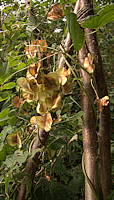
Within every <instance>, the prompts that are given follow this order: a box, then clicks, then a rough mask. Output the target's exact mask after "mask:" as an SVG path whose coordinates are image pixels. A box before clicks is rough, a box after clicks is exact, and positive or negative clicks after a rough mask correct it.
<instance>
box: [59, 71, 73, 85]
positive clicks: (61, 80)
mask: <svg viewBox="0 0 114 200" xmlns="http://www.w3.org/2000/svg"><path fill="white" fill-rule="evenodd" d="M56 72H57V74H58V76H59V83H60V84H61V85H65V84H66V82H67V76H70V74H71V70H70V69H66V68H65V67H61V68H59V69H57V71H56Z"/></svg>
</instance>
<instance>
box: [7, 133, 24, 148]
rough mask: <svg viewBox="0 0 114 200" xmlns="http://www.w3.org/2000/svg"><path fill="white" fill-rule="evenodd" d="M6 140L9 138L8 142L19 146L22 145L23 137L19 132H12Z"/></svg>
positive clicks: (13, 145)
mask: <svg viewBox="0 0 114 200" xmlns="http://www.w3.org/2000/svg"><path fill="white" fill-rule="evenodd" d="M6 140H7V143H8V144H9V145H10V146H12V147H15V146H18V147H19V148H21V147H22V143H21V139H20V137H19V135H18V134H17V133H12V134H10V135H8V136H7V138H6Z"/></svg>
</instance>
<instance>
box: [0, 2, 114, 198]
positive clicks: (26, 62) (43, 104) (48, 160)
mask: <svg viewBox="0 0 114 200" xmlns="http://www.w3.org/2000/svg"><path fill="white" fill-rule="evenodd" d="M60 2H61V5H62V6H63V7H64V5H65V4H66V2H65V1H62V0H61V1H60ZM74 2H75V1H74V0H69V1H67V4H68V5H69V8H70V12H69V11H68V12H69V13H68V12H67V11H66V13H65V14H66V17H67V23H68V28H69V31H70V33H71V37H72V40H73V44H74V49H75V50H79V49H80V48H81V47H82V46H83V43H84V34H83V31H82V29H81V26H86V27H88V26H89V27H90V26H91V20H93V19H92V18H91V19H86V21H84V22H83V23H82V24H81V25H80V24H79V23H78V21H77V17H76V15H75V14H73V13H72V3H74ZM56 3H58V1H56ZM51 6H52V1H48V0H47V1H44V2H43V1H42V2H40V1H31V2H30V8H31V13H30V9H29V7H27V6H26V5H25V4H21V3H20V2H16V1H12V2H11V1H2V7H1V8H2V11H1V23H0V40H1V43H2V47H1V49H0V56H1V60H0V108H1V112H0V129H1V133H0V171H1V172H0V194H1V195H0V198H3V199H6V200H8V199H10V200H11V199H16V195H17V187H18V186H19V184H20V181H21V180H22V179H23V177H24V175H25V174H24V173H23V170H24V168H25V165H26V162H27V160H28V158H32V157H33V156H34V155H35V153H36V152H40V157H41V163H40V164H39V166H37V171H36V175H35V178H34V187H32V184H31V183H28V187H29V192H28V193H27V196H26V199H30V198H31V199H38V197H39V199H42V200H44V199H45V200H47V199H52V200H53V199H54V198H56V199H57V200H59V199H69V200H70V199H72V200H73V199H74V196H75V200H78V199H81V197H82V195H83V181H84V178H83V174H82V170H81V156H82V134H81V127H82V116H83V112H82V111H81V109H80V100H79V98H80V87H82V82H81V79H80V75H79V67H78V63H76V57H75V50H74V49H73V48H72V51H73V52H74V55H72V56H70V55H67V54H65V55H64V56H65V59H66V60H68V61H69V60H70V61H69V63H68V62H66V63H67V65H68V66H66V68H61V69H58V68H57V67H58V66H57V65H58V60H57V59H58V54H60V53H61V49H60V47H59V45H60V44H61V41H62V40H63V39H64V38H65V36H66V32H67V31H66V29H67V28H66V26H67V25H66V22H64V19H66V18H65V17H64V19H63V18H60V19H58V20H57V21H49V20H48V19H47V13H48V11H49V10H50V7H51ZM105 11H106V12H105ZM109 11H111V12H113V8H112V5H107V6H106V7H105V8H103V10H101V11H100V12H99V16H98V17H99V19H97V23H98V24H97V25H96V21H95V24H93V22H92V25H93V26H94V28H99V27H101V25H104V24H106V23H108V22H110V21H112V19H113V17H112V14H113V13H112V14H111V15H109ZM64 12H65V10H64ZM106 13H107V15H108V16H109V17H108V19H107V21H106V20H104V18H105V16H106ZM95 17H96V16H93V18H94V20H96V18H95ZM99 21H100V22H99ZM84 23H85V24H86V25H84ZM67 30H68V29H67ZM101 40H102V36H101ZM42 41H43V43H42ZM31 47H32V48H31ZM102 48H103V47H102V46H101V49H102ZM39 53H40V56H41V58H40V57H39ZM106 53H107V52H106ZM69 57H70V58H69ZM40 59H41V60H42V64H41V65H43V67H42V66H40V62H39V61H40ZM68 67H70V69H68ZM70 73H71V75H70ZM31 80H32V81H31ZM112 90H113V89H112ZM111 95H113V92H112V94H111V92H110V96H111ZM42 99H43V101H42ZM33 117H34V118H33ZM42 117H43V118H42ZM47 119H48V122H47ZM49 121H50V122H49ZM52 122H53V124H52ZM37 126H38V127H41V128H42V126H43V127H44V126H45V130H46V131H49V130H50V135H49V140H48V141H47V143H46V146H45V147H42V148H41V149H36V150H34V151H33V152H31V151H30V147H31V145H32V142H33V140H34V137H35V136H36V135H37V128H36V127H37ZM21 143H22V144H21Z"/></svg>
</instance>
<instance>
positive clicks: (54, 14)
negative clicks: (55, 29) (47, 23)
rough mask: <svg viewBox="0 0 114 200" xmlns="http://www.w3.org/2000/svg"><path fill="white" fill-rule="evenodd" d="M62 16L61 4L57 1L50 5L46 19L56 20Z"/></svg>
mask: <svg viewBox="0 0 114 200" xmlns="http://www.w3.org/2000/svg"><path fill="white" fill-rule="evenodd" d="M62 17H64V12H63V8H62V6H61V5H60V4H59V3H58V4H55V5H53V6H52V7H51V9H50V11H49V12H48V14H47V19H50V20H56V19H60V18H62Z"/></svg>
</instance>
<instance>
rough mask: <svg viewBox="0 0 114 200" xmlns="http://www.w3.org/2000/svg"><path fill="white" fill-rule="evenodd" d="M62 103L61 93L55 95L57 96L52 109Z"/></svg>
mask: <svg viewBox="0 0 114 200" xmlns="http://www.w3.org/2000/svg"><path fill="white" fill-rule="evenodd" d="M60 104H61V95H60V94H59V95H58V96H55V98H54V99H53V106H52V109H55V108H57V107H59V105H60Z"/></svg>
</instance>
